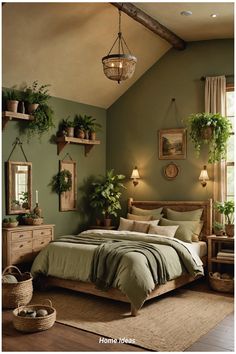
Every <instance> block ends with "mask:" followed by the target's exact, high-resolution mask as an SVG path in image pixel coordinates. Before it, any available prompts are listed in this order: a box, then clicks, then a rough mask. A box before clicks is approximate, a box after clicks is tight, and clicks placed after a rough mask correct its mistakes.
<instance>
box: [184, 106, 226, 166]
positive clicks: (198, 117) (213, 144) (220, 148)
mask: <svg viewBox="0 0 236 354" xmlns="http://www.w3.org/2000/svg"><path fill="white" fill-rule="evenodd" d="M188 124H189V128H190V137H191V140H192V142H193V144H194V148H195V150H196V152H197V156H199V154H200V151H201V148H202V146H203V145H204V144H207V145H208V148H209V151H208V162H209V163H214V162H218V161H221V160H222V159H224V158H225V154H226V148H227V141H228V139H229V137H230V135H231V133H232V125H231V123H230V121H229V120H228V118H226V117H222V116H221V115H220V114H219V113H217V114H213V113H197V114H191V115H190V117H189V119H188Z"/></svg>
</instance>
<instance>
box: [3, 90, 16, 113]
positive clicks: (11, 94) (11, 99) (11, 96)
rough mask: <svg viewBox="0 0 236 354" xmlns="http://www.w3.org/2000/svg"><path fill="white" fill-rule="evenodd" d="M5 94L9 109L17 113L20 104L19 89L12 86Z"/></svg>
mask: <svg viewBox="0 0 236 354" xmlns="http://www.w3.org/2000/svg"><path fill="white" fill-rule="evenodd" d="M3 95H4V99H5V100H6V105H7V110H8V111H10V112H14V113H16V112H17V108H18V104H19V93H18V91H17V90H16V89H15V87H14V86H13V87H12V88H10V89H8V90H5V91H4V94H3Z"/></svg>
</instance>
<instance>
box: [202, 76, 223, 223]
mask: <svg viewBox="0 0 236 354" xmlns="http://www.w3.org/2000/svg"><path fill="white" fill-rule="evenodd" d="M225 108H226V79H225V76H215V77H206V84H205V112H206V113H220V114H221V115H222V116H225V114H226V111H225ZM213 173H214V181H213V200H214V201H220V202H223V201H224V199H225V188H226V185H225V184H226V181H225V161H224V160H222V161H221V162H218V163H214V166H213ZM215 220H217V221H219V222H223V219H222V215H220V214H217V215H215Z"/></svg>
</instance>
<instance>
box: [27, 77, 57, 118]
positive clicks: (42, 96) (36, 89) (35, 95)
mask: <svg viewBox="0 0 236 354" xmlns="http://www.w3.org/2000/svg"><path fill="white" fill-rule="evenodd" d="M49 86H50V85H49V84H45V85H41V86H39V83H38V81H37V80H36V81H34V82H33V84H32V86H27V87H25V88H24V91H23V97H24V101H25V102H26V103H27V112H28V113H29V114H32V113H34V112H35V111H36V109H37V108H38V106H39V105H42V104H46V103H47V101H48V100H49V98H50V95H49V93H48V87H49Z"/></svg>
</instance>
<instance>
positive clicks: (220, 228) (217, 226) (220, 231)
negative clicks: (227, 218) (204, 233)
mask: <svg viewBox="0 0 236 354" xmlns="http://www.w3.org/2000/svg"><path fill="white" fill-rule="evenodd" d="M213 229H214V234H215V235H216V236H223V235H224V225H223V224H221V223H220V222H218V221H215V222H214V227H213Z"/></svg>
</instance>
